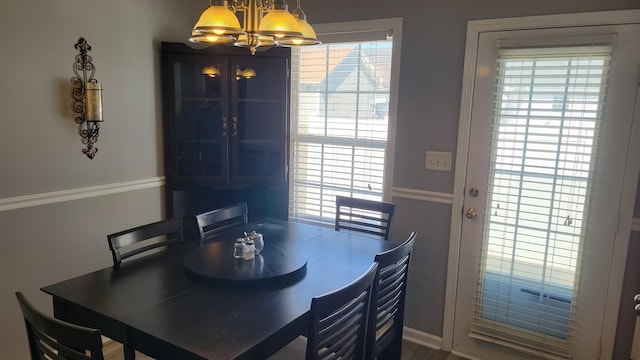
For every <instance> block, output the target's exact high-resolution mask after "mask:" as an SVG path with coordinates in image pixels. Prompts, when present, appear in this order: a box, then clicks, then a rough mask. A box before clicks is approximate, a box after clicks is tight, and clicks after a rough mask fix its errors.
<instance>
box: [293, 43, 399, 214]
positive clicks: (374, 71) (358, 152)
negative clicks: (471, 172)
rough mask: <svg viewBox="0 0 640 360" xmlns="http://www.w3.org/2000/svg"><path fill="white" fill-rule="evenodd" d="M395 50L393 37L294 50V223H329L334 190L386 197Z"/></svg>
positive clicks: (345, 193)
mask: <svg viewBox="0 0 640 360" xmlns="http://www.w3.org/2000/svg"><path fill="white" fill-rule="evenodd" d="M391 50H392V41H391V39H389V40H379V41H369V40H367V41H360V42H341V43H329V44H323V45H318V46H311V47H304V48H298V49H295V51H294V52H293V56H292V91H291V95H292V96H291V98H292V116H291V118H292V126H291V149H292V162H291V164H292V169H291V177H290V187H291V189H290V206H289V216H290V218H291V219H292V220H296V221H307V222H316V223H330V224H332V223H333V221H334V219H335V197H336V195H345V196H354V197H359V198H365V199H372V200H382V195H383V184H384V168H385V152H386V149H387V134H388V124H389V92H390V90H389V89H390V75H391V58H392V53H391Z"/></svg>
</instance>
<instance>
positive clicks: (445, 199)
mask: <svg viewBox="0 0 640 360" xmlns="http://www.w3.org/2000/svg"><path fill="white" fill-rule="evenodd" d="M391 196H393V197H399V198H404V199H412V200H421V201H428V202H435V203H441V204H453V194H448V193H441V192H435V191H426V190H418V189H408V188H399V187H394V188H393V189H392V191H391Z"/></svg>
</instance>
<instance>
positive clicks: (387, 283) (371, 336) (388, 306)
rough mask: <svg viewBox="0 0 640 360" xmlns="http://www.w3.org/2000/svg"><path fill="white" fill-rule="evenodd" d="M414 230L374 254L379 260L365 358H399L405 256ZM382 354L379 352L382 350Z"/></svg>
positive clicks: (404, 283) (405, 278) (402, 318)
mask: <svg viewBox="0 0 640 360" xmlns="http://www.w3.org/2000/svg"><path fill="white" fill-rule="evenodd" d="M415 239H416V232H415V231H414V232H412V233H411V234H410V235H409V237H408V238H407V240H405V242H404V243H402V244H401V245H399V246H397V247H395V248H393V249H391V250H388V251H385V252H383V253H380V254H378V255H376V257H375V261H376V262H377V263H378V264H379V267H378V272H377V274H376V279H375V280H374V283H373V290H372V293H371V296H372V298H371V303H372V305H371V312H370V315H369V316H370V317H369V324H368V330H367V341H368V344H369V345H368V346H367V355H366V358H367V359H375V358H378V357H380V358H384V359H400V356H401V352H402V329H403V327H404V303H405V297H406V289H407V278H408V275H409V260H410V258H411V251H412V249H413V243H414V242H415ZM383 351H384V353H385V354H386V356H380V355H381V354H382V353H383Z"/></svg>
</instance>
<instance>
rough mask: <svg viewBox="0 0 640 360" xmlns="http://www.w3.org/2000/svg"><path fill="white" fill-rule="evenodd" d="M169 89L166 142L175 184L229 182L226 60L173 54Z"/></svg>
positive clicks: (209, 56)
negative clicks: (171, 116)
mask: <svg viewBox="0 0 640 360" xmlns="http://www.w3.org/2000/svg"><path fill="white" fill-rule="evenodd" d="M168 60H169V63H170V64H171V66H170V67H169V71H170V72H173V74H169V75H170V76H169V77H168V78H169V79H173V82H172V84H168V85H169V86H170V87H172V89H170V91H172V93H173V94H174V97H175V98H174V101H173V102H171V103H169V104H165V106H169V107H171V109H170V111H171V112H172V113H173V114H174V119H175V121H173V124H172V127H170V131H171V132H172V133H171V134H169V136H168V139H169V142H170V146H171V150H172V151H173V152H174V153H173V154H170V159H172V161H171V162H172V169H169V171H170V173H172V176H174V177H175V178H176V180H178V181H191V182H194V181H195V182H210V181H227V180H228V177H229V176H228V170H227V169H228V166H227V163H228V152H227V147H228V146H227V138H228V136H227V135H228V132H227V120H226V119H227V91H226V89H227V81H228V76H224V74H225V73H226V68H227V65H226V63H225V62H226V58H225V57H216V56H211V55H208V56H202V57H200V56H192V55H191V56H182V55H172V56H171V57H170V58H169V59H168Z"/></svg>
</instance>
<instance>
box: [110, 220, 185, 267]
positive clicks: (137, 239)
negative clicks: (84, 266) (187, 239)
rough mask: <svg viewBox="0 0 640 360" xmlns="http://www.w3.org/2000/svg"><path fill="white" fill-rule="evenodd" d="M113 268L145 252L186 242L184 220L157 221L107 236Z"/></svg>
mask: <svg viewBox="0 0 640 360" xmlns="http://www.w3.org/2000/svg"><path fill="white" fill-rule="evenodd" d="M107 241H108V242H109V249H110V250H111V256H112V258H113V268H114V269H116V270H117V269H119V268H120V265H121V263H122V261H123V260H124V259H127V258H130V257H132V256H135V255H138V254H141V253H143V252H146V251H149V250H152V249H157V248H161V247H167V246H171V245H174V244H181V243H183V242H184V232H183V222H182V218H172V219H166V220H161V221H156V222H154V223H151V224H146V225H141V226H136V227H134V228H130V229H127V230H123V231H119V232H117V233H113V234H110V235H107Z"/></svg>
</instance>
